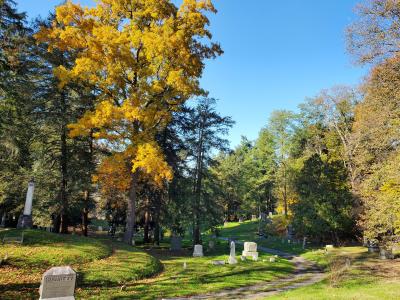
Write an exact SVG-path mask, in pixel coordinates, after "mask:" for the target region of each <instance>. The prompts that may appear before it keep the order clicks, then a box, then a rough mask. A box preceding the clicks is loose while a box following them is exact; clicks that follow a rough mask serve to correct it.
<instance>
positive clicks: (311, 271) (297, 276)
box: [163, 237, 325, 300]
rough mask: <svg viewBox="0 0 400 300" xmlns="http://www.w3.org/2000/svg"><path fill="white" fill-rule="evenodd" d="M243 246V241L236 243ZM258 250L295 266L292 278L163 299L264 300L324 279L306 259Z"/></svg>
mask: <svg viewBox="0 0 400 300" xmlns="http://www.w3.org/2000/svg"><path fill="white" fill-rule="evenodd" d="M219 239H221V240H225V241H228V240H229V239H228V238H223V237H220V238H219ZM235 242H236V243H238V244H240V245H243V242H241V241H235ZM258 250H259V251H262V252H265V253H269V254H273V255H278V256H280V257H282V258H285V259H287V260H289V261H291V262H293V263H294V265H295V271H294V272H293V274H292V275H291V276H288V277H286V278H281V279H277V280H272V281H267V282H261V283H257V284H253V285H249V286H244V287H240V288H236V289H224V290H221V291H218V292H214V293H208V294H204V295H195V296H188V297H178V298H168V299H166V298H163V300H187V299H264V298H266V297H268V296H273V295H276V294H278V293H282V292H285V291H289V290H293V289H297V288H300V287H304V286H308V285H312V284H314V283H317V282H319V281H321V280H323V279H324V277H325V273H324V272H323V270H322V269H321V268H320V267H318V266H317V265H316V264H315V263H313V262H311V261H308V260H306V259H304V258H303V257H301V256H297V255H294V254H290V253H287V252H283V251H280V250H276V249H271V248H266V247H262V246H258Z"/></svg>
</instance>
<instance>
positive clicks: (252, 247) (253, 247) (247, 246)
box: [242, 242, 258, 260]
mask: <svg viewBox="0 0 400 300" xmlns="http://www.w3.org/2000/svg"><path fill="white" fill-rule="evenodd" d="M242 256H244V257H247V256H251V257H252V258H253V260H258V252H257V244H256V243H254V242H245V243H244V250H243V252H242Z"/></svg>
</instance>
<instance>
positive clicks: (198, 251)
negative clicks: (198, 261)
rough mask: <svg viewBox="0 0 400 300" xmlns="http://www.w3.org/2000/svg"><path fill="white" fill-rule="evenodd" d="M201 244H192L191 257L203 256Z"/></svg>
mask: <svg viewBox="0 0 400 300" xmlns="http://www.w3.org/2000/svg"><path fill="white" fill-rule="evenodd" d="M203 256H204V254H203V246H202V245H194V251H193V257H203Z"/></svg>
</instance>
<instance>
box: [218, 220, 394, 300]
mask: <svg viewBox="0 0 400 300" xmlns="http://www.w3.org/2000/svg"><path fill="white" fill-rule="evenodd" d="M257 230H258V222H245V223H241V224H239V223H228V224H227V226H225V227H223V228H221V229H220V232H221V236H226V237H229V236H235V237H237V238H238V239H239V240H244V241H245V240H256V241H257V243H258V245H260V246H264V247H267V248H272V249H277V250H281V251H285V252H289V253H293V254H297V255H300V256H302V257H304V258H306V259H308V260H311V261H314V262H316V263H317V264H318V265H320V266H321V267H322V268H324V269H325V270H326V273H327V277H326V279H325V280H323V281H321V282H319V283H317V284H313V285H310V286H306V287H302V288H299V289H295V290H292V291H288V292H284V293H280V294H278V295H276V296H272V297H268V298H267V299H271V300H278V299H279V300H281V299H288V300H314V299H315V300H317V299H324V300H325V299H327V300H330V299H332V300H333V299H335V300H347V299H385V300H386V299H393V300H394V299H400V259H399V258H397V259H395V260H380V259H379V258H378V254H377V253H368V251H367V248H365V247H340V248H334V249H333V250H332V251H330V252H329V253H328V254H325V251H324V250H323V249H318V248H308V249H305V250H304V249H302V245H301V244H288V243H287V242H284V243H282V240H281V239H278V238H276V239H274V238H269V239H260V238H259V237H258V236H257ZM346 259H350V261H351V264H350V266H348V267H346Z"/></svg>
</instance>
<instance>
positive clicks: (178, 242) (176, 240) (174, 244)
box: [171, 236, 182, 251]
mask: <svg viewBox="0 0 400 300" xmlns="http://www.w3.org/2000/svg"><path fill="white" fill-rule="evenodd" d="M180 250H182V237H180V236H172V237H171V251H180Z"/></svg>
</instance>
